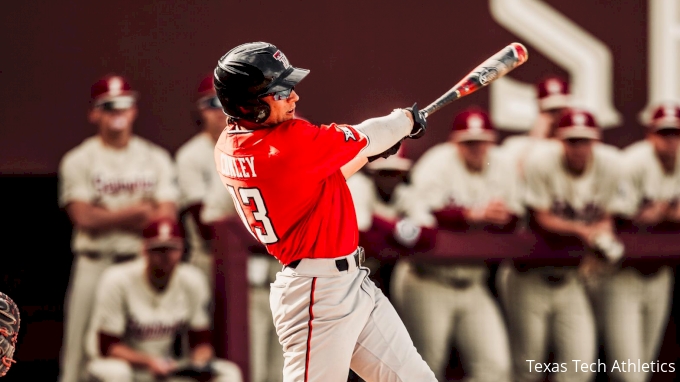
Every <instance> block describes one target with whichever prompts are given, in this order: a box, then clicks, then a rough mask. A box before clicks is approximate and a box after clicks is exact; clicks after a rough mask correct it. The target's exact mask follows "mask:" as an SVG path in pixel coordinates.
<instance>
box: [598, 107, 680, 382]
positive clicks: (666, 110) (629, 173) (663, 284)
mask: <svg viewBox="0 0 680 382" xmlns="http://www.w3.org/2000/svg"><path fill="white" fill-rule="evenodd" d="M679 147H680V105H679V104H678V103H676V102H668V103H664V104H661V105H658V106H657V107H655V108H654V110H653V113H652V118H651V121H650V123H649V124H648V126H647V138H646V139H645V140H642V141H640V142H637V143H634V144H632V145H630V146H629V147H627V148H626V149H625V150H624V152H623V154H624V166H623V168H624V169H625V170H624V172H623V176H624V177H625V179H626V181H627V185H628V186H629V187H630V188H629V191H630V192H629V193H628V194H629V195H626V196H627V197H626V199H627V200H626V201H627V203H626V205H625V206H624V211H625V212H626V215H627V217H628V218H630V219H631V220H632V223H633V225H634V227H633V230H634V231H643V232H644V231H647V232H654V233H658V234H663V233H667V234H669V233H677V232H678V231H680V204H679V203H678V195H680V165H678V148H679ZM626 207H627V208H626ZM672 290H673V271H672V269H671V268H670V267H668V266H667V265H666V264H665V263H664V262H663V261H661V262H659V261H658V260H657V261H655V260H650V259H645V260H638V261H633V260H632V259H624V261H623V263H622V264H621V267H620V268H619V269H618V271H617V272H616V273H614V274H611V275H609V276H607V277H603V279H602V282H601V285H600V287H599V290H598V296H597V301H598V304H597V307H598V316H599V319H600V328H601V330H602V337H603V341H604V345H605V354H606V355H607V359H608V362H607V364H614V360H618V361H619V362H621V361H622V360H626V361H627V360H628V359H630V360H634V362H637V360H640V362H641V363H650V362H652V361H656V360H657V358H656V357H657V355H658V353H659V348H660V346H661V342H662V340H663V337H664V336H663V334H664V332H665V329H666V324H667V323H668V317H669V314H670V308H671V306H670V303H671V294H672ZM608 371H609V372H610V378H611V380H612V381H620V382H638V381H640V382H642V381H648V380H649V379H650V378H651V376H652V373H644V372H643V371H641V370H634V371H631V370H627V371H626V372H621V371H620V368H619V369H614V368H611V369H609V370H608Z"/></svg>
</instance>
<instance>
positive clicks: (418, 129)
mask: <svg viewBox="0 0 680 382" xmlns="http://www.w3.org/2000/svg"><path fill="white" fill-rule="evenodd" d="M404 110H408V111H409V112H411V115H412V116H413V129H412V130H411V133H410V134H409V135H408V137H409V138H411V139H418V138H422V136H423V135H425V130H426V129H427V121H426V120H425V117H423V115H422V114H421V112H420V110H419V109H418V104H417V103H414V104H413V106H411V107H407V108H406V109H404Z"/></svg>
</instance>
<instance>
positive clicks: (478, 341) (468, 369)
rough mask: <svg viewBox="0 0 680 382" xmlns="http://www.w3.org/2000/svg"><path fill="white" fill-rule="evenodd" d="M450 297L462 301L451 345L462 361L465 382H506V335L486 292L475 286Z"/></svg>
mask: <svg viewBox="0 0 680 382" xmlns="http://www.w3.org/2000/svg"><path fill="white" fill-rule="evenodd" d="M453 297H458V298H459V299H461V300H462V301H461V302H462V303H461V304H460V306H459V309H458V312H457V314H456V322H457V325H456V328H455V333H454V339H455V342H454V343H455V346H456V347H457V349H458V351H459V353H460V354H461V358H462V359H463V370H464V371H465V375H466V378H465V381H467V382H510V380H511V375H512V373H511V365H510V344H509V343H508V333H507V331H506V328H505V322H504V321H503V317H502V315H501V311H500V308H499V307H498V304H497V303H496V301H495V300H494V298H493V297H492V296H491V293H489V290H488V288H487V287H486V286H485V285H481V284H478V283H476V284H474V285H473V286H471V287H470V288H468V289H466V290H464V291H462V292H459V293H457V295H454V296H453Z"/></svg>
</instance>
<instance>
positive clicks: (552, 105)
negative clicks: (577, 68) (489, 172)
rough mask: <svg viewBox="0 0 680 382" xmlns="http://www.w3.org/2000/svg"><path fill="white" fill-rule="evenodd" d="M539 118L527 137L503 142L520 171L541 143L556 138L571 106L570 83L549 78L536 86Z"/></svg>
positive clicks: (520, 136) (556, 78)
mask: <svg viewBox="0 0 680 382" xmlns="http://www.w3.org/2000/svg"><path fill="white" fill-rule="evenodd" d="M536 96H537V97H536V102H537V104H538V111H539V114H538V117H537V118H536V121H535V122H534V125H533V126H532V128H531V130H530V131H529V133H528V134H526V135H514V136H511V137H508V138H507V139H505V141H503V145H502V146H501V148H502V149H503V151H505V155H506V156H507V157H508V159H509V160H511V161H513V162H515V163H517V165H518V166H519V168H520V170H521V169H522V162H523V161H524V160H525V158H526V156H527V155H528V153H529V152H530V151H531V149H532V148H533V147H534V146H535V145H536V144H537V143H539V142H541V141H543V140H545V139H551V138H553V137H554V133H555V129H556V128H557V123H558V122H559V118H560V116H561V115H562V113H563V112H564V110H565V109H566V108H568V107H570V106H571V94H570V91H569V83H568V82H567V81H566V80H565V79H563V78H561V77H558V76H549V77H547V78H545V79H543V80H542V81H540V82H539V83H537V84H536Z"/></svg>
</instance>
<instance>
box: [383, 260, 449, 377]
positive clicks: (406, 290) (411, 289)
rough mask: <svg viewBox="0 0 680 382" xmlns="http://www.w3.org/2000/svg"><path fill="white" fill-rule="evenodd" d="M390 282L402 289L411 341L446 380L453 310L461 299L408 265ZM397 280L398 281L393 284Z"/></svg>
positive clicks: (402, 304) (403, 312) (405, 317)
mask: <svg viewBox="0 0 680 382" xmlns="http://www.w3.org/2000/svg"><path fill="white" fill-rule="evenodd" d="M400 267H404V268H405V269H407V271H405V272H403V273H402V275H401V277H399V279H397V280H393V281H392V284H393V285H394V286H395V288H397V289H398V290H400V291H401V296H400V298H399V299H400V304H401V307H402V309H401V311H400V312H401V314H400V316H401V318H402V319H403V321H404V325H405V327H406V329H407V330H408V333H409V334H410V336H411V338H412V339H413V344H414V345H415V347H416V349H417V350H418V353H420V354H421V355H422V357H423V359H424V360H425V362H426V363H427V364H428V365H429V366H430V368H431V369H432V371H433V372H434V374H435V376H436V378H437V380H438V381H440V382H443V381H445V372H446V366H447V365H448V361H449V356H450V354H451V346H452V340H453V331H454V323H455V317H454V316H455V311H456V308H457V306H458V304H459V303H460V301H459V299H458V298H456V296H455V294H456V292H455V291H454V290H452V289H451V288H449V287H447V286H445V285H443V284H441V283H439V282H437V281H433V280H429V279H425V278H420V277H418V275H416V274H414V273H413V271H412V270H411V265H410V264H408V263H405V264H403V265H400ZM397 283H399V284H401V285H396V284H397Z"/></svg>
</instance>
